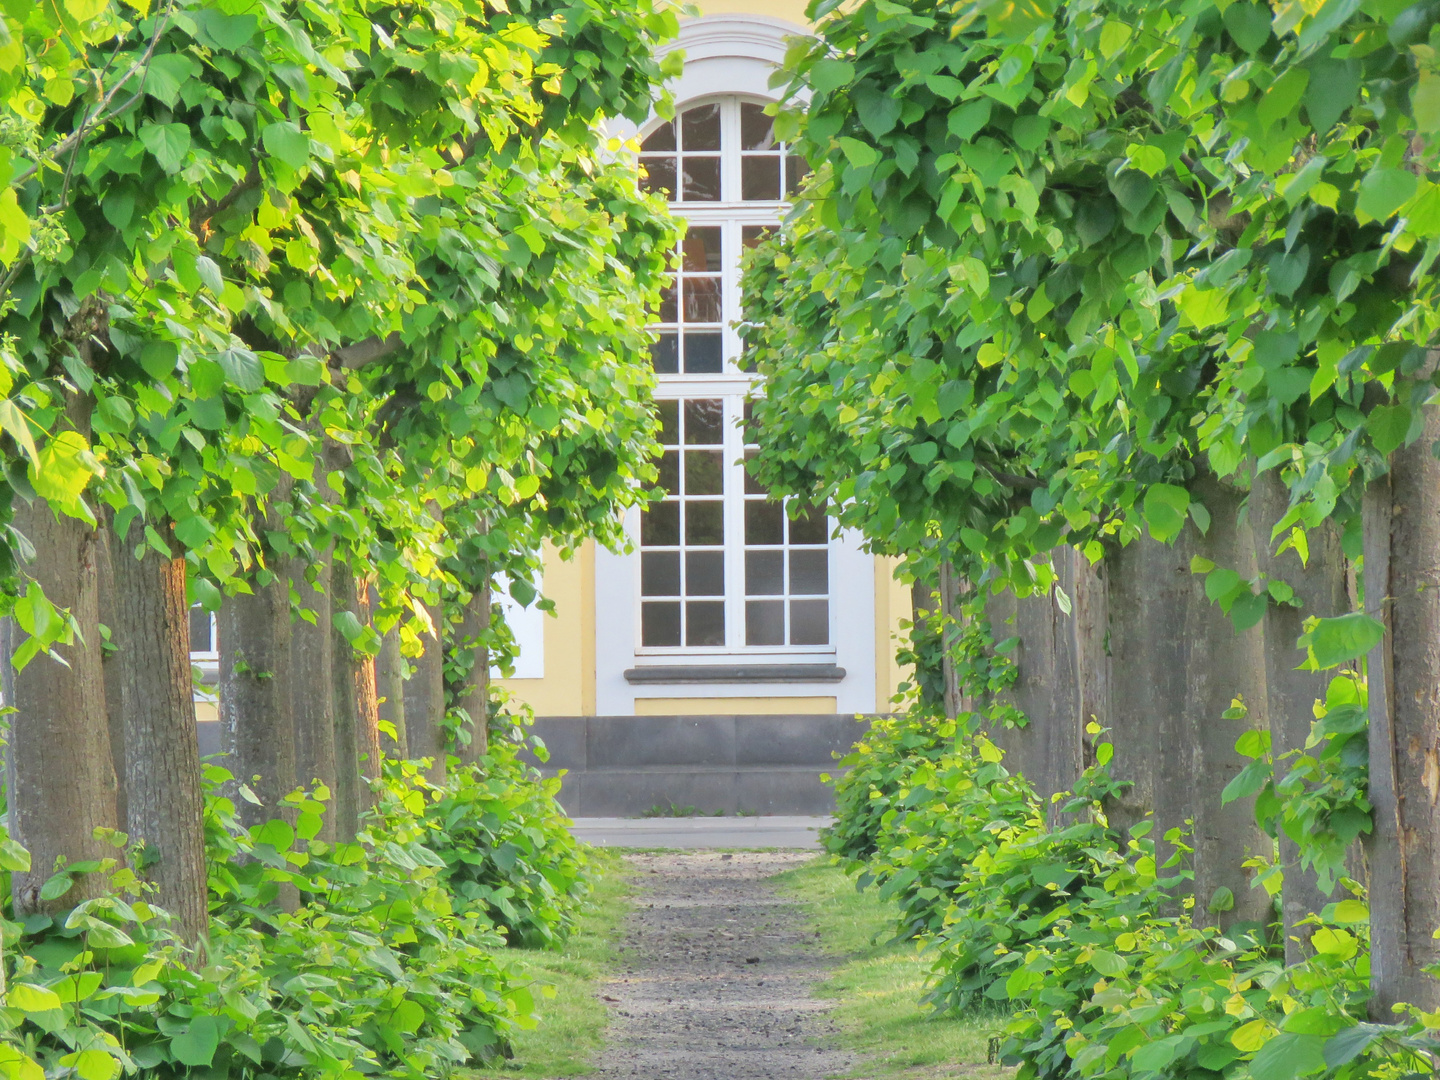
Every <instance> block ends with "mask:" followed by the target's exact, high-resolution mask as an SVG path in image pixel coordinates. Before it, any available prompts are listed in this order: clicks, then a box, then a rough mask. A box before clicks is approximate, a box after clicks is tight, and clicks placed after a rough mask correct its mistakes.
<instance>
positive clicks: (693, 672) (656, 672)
mask: <svg viewBox="0 0 1440 1080" xmlns="http://www.w3.org/2000/svg"><path fill="white" fill-rule="evenodd" d="M844 678H845V669H844V668H842V667H840V666H838V665H836V664H647V665H645V666H644V667H633V668H627V669H626V671H625V681H626V682H628V683H631V684H635V685H648V686H655V685H676V684H681V683H836V682H841V681H843V680H844Z"/></svg>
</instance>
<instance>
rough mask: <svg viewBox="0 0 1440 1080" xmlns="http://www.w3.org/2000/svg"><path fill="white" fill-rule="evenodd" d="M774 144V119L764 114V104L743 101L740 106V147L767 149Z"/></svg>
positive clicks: (744, 148)
mask: <svg viewBox="0 0 1440 1080" xmlns="http://www.w3.org/2000/svg"><path fill="white" fill-rule="evenodd" d="M774 145H775V121H774V120H772V119H771V118H770V117H768V116H766V115H765V106H764V105H754V104H751V103H750V102H745V103H744V104H742V105H741V106H740V148H741V149H742V150H769V149H770V148H771V147H772V146H774Z"/></svg>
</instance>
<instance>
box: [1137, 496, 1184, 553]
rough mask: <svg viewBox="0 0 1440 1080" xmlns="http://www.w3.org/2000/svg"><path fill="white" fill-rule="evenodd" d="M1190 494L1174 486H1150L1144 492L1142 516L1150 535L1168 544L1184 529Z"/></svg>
mask: <svg viewBox="0 0 1440 1080" xmlns="http://www.w3.org/2000/svg"><path fill="white" fill-rule="evenodd" d="M1189 506H1190V493H1189V492H1188V491H1186V490H1185V489H1184V488H1182V487H1176V486H1175V485H1174V484H1152V485H1151V486H1150V488H1149V489H1148V490H1147V491H1146V492H1145V501H1144V516H1145V524H1146V525H1147V526H1148V527H1149V529H1150V535H1151V536H1152V537H1154V538H1155V539H1156V540H1158V541H1160V542H1161V543H1162V544H1168V543H1169V542H1170V541H1171V540H1173V539H1174V538H1175V537H1177V536H1179V535H1180V530H1181V529H1182V528H1184V527H1185V513H1186V510H1188V509H1189Z"/></svg>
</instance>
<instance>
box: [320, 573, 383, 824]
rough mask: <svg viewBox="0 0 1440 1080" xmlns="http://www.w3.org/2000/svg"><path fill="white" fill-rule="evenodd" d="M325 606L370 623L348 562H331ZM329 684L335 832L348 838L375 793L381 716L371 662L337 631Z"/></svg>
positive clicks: (366, 604)
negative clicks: (372, 780) (371, 780)
mask: <svg viewBox="0 0 1440 1080" xmlns="http://www.w3.org/2000/svg"><path fill="white" fill-rule="evenodd" d="M330 602H331V608H332V611H333V613H334V614H336V615H339V614H341V613H343V612H347V611H348V612H350V613H352V614H353V615H354V616H355V618H356V620H358V622H359V624H360V625H361V626H368V625H369V624H370V599H369V595H368V593H367V590H366V587H365V584H364V583H363V582H361V581H357V580H356V578H355V574H354V571H353V569H352V567H351V566H350V564H349V563H348V562H345V561H342V560H340V559H336V560H335V562H334V569H333V570H332V572H331V588H330ZM332 648H333V650H334V651H333V661H332V680H331V685H332V688H333V693H334V702H335V704H334V710H335V714H334V715H335V779H336V784H335V830H336V835H337V836H338V837H339V838H340V839H341V840H347V841H348V840H353V839H354V838H355V834H356V832H357V831H358V830H359V828H360V815H361V814H362V813H364V812H365V811H366V810H368V809H370V807H371V806H372V805H373V802H374V793H373V792H372V791H371V789H370V783H369V778H371V777H374V776H377V775H378V769H379V766H380V729H379V727H378V726H377V725H378V724H379V721H380V714H379V710H378V707H377V702H376V694H375V660H374V658H373V657H371V656H368V655H366V654H365V653H362V652H359V651H357V650H356V649H355V647H354V646H353V645H351V644H350V641H349V639H348V638H346V637H345V635H344V634H343V633H342V632H341V631H340V630H339V629H338V628H336V629H335V630H334V637H333V639H332Z"/></svg>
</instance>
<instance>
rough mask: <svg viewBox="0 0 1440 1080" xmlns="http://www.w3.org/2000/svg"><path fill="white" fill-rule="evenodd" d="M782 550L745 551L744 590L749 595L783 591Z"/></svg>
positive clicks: (776, 593)
mask: <svg viewBox="0 0 1440 1080" xmlns="http://www.w3.org/2000/svg"><path fill="white" fill-rule="evenodd" d="M784 558H785V553H784V552H783V551H747V552H746V553H745V592H746V593H747V594H748V595H750V596H779V595H780V594H781V593H783V592H784V591H785V578H784V575H783V574H782V573H781V571H782V570H783V569H784V568H785V564H784V561H783V560H784Z"/></svg>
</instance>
